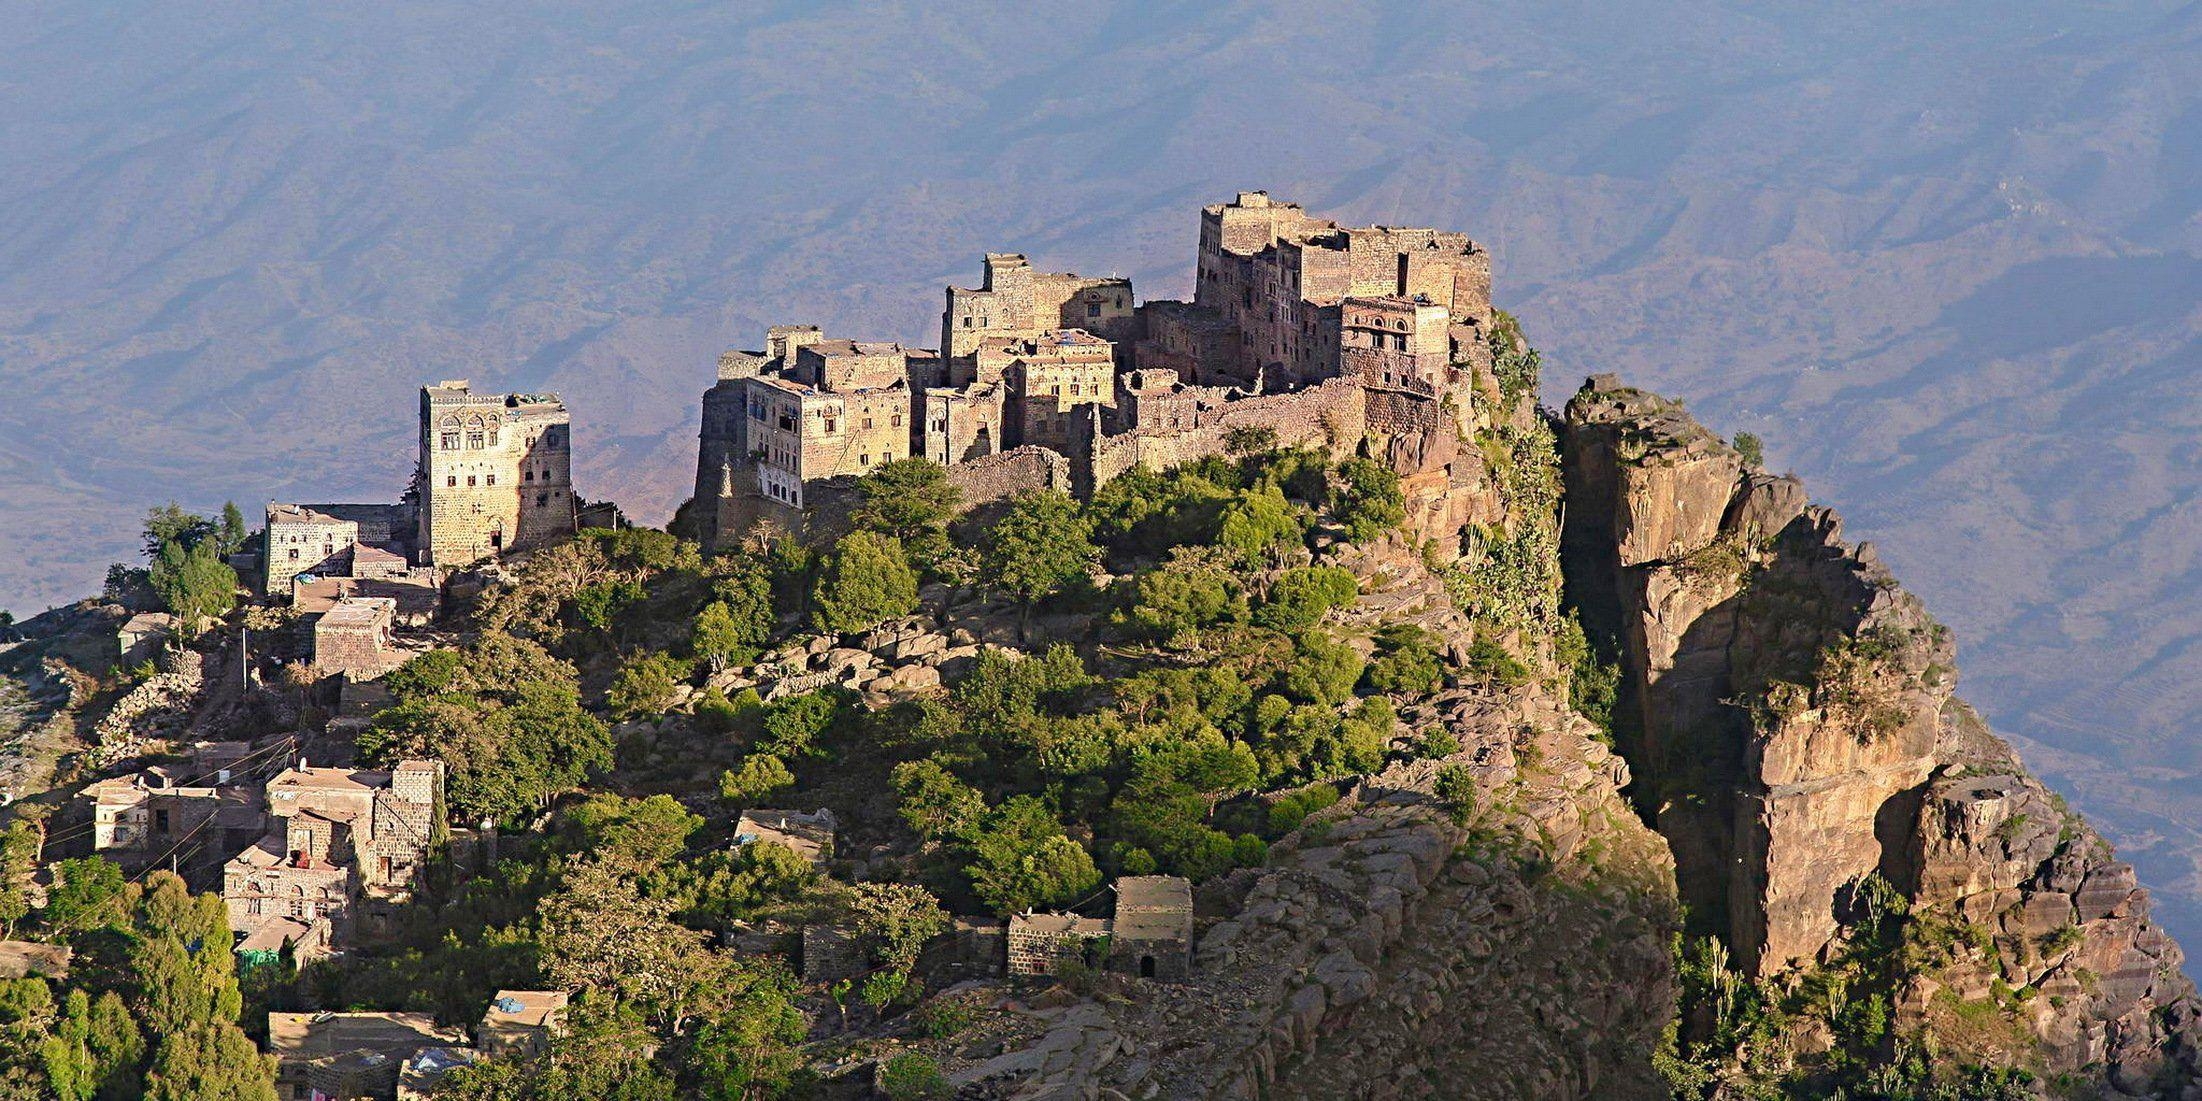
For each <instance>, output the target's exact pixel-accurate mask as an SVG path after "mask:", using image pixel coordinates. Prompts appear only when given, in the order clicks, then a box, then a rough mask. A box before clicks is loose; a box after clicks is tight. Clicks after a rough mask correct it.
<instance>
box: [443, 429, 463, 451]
mask: <svg viewBox="0 0 2202 1101" xmlns="http://www.w3.org/2000/svg"><path fill="white" fill-rule="evenodd" d="M438 440H439V446H441V447H442V448H443V449H444V450H445V451H449V450H451V449H453V448H455V447H458V446H459V434H458V433H457V432H446V433H444V434H443V435H442V436H440V437H438Z"/></svg>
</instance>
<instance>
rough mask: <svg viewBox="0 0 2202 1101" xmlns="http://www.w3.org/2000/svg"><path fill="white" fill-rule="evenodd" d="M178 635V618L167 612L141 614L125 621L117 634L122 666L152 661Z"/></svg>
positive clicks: (118, 653)
mask: <svg viewBox="0 0 2202 1101" xmlns="http://www.w3.org/2000/svg"><path fill="white" fill-rule="evenodd" d="M175 634H176V617H175V616H172V615H169V614H168V613H167V612H139V613H138V614H136V615H134V616H131V617H130V618H129V619H127V620H125V621H123V624H122V627H121V628H120V629H119V630H117V631H116V632H115V651H116V653H117V655H119V656H120V658H121V660H122V664H124V665H136V664H138V663H139V662H143V661H152V660H153V659H154V658H157V657H159V656H160V654H161V650H162V649H164V648H165V647H166V646H167V645H168V640H169V639H170V638H172V637H174V635H175Z"/></svg>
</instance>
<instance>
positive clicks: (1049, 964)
mask: <svg viewBox="0 0 2202 1101" xmlns="http://www.w3.org/2000/svg"><path fill="white" fill-rule="evenodd" d="M1115 891H1116V909H1115V912H1114V914H1113V915H1112V916H1111V917H1109V918H1106V919H1103V918H1090V917H1083V916H1080V915H1078V914H1034V913H1029V912H1028V913H1023V914H1018V915H1016V916H1014V917H1012V918H1010V919H1009V931H1008V935H1007V938H1006V939H1007V942H1008V943H1007V952H1008V964H1007V965H1008V970H1009V973H1010V974H1012V975H1053V974H1055V973H1056V972H1057V971H1058V970H1059V969H1060V968H1061V967H1062V966H1063V965H1064V964H1065V963H1068V962H1071V961H1077V962H1079V963H1082V964H1083V965H1085V966H1086V967H1089V968H1094V967H1106V968H1108V969H1109V970H1111V971H1121V972H1124V973H1126V974H1131V975H1137V976H1139V977H1141V978H1147V979H1182V978H1184V977H1186V976H1187V975H1188V974H1190V973H1191V972H1192V969H1193V885H1192V883H1191V881H1189V880H1186V879H1185V878H1183V877H1181V876H1174V875H1131V876H1124V877H1123V878H1121V879H1118V880H1117V881H1116V884H1115Z"/></svg>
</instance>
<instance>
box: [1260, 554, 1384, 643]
mask: <svg viewBox="0 0 2202 1101" xmlns="http://www.w3.org/2000/svg"><path fill="white" fill-rule="evenodd" d="M1360 595H1361V583H1360V582H1359V581H1357V580H1355V578H1354V576H1353V574H1352V573H1351V572H1349V571H1346V570H1342V569H1340V568H1338V567H1336V566H1303V567H1301V568H1299V569H1294V570H1286V571H1285V572H1284V573H1283V574H1282V575H1280V576H1279V577H1278V578H1277V580H1276V583H1274V584H1272V585H1271V586H1270V587H1269V594H1268V595H1267V596H1266V597H1264V598H1263V600H1262V605H1261V607H1259V608H1257V609H1255V610H1254V622H1256V623H1259V624H1261V625H1262V626H1264V627H1267V628H1269V629H1271V630H1273V631H1284V632H1286V633H1292V632H1297V631H1303V630H1306V629H1307V628H1309V627H1313V626H1314V625H1315V624H1317V623H1319V622H1321V621H1322V618H1323V617H1324V616H1325V615H1328V614H1329V613H1330V610H1331V609H1333V608H1343V607H1346V606H1348V605H1350V604H1352V603H1353V602H1354V601H1355V600H1356V599H1358V598H1359V597H1360Z"/></svg>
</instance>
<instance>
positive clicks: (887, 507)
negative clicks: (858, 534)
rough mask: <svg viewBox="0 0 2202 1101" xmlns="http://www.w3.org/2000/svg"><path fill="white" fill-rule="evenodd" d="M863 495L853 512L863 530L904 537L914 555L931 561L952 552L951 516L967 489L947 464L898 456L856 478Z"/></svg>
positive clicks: (898, 537) (854, 521)
mask: <svg viewBox="0 0 2202 1101" xmlns="http://www.w3.org/2000/svg"><path fill="white" fill-rule="evenodd" d="M856 488H857V492H859V493H860V494H862V495H863V498H864V501H863V503H862V504H860V505H858V506H857V507H856V511H855V512H854V513H853V514H852V515H851V516H850V520H851V522H853V523H854V524H855V525H856V527H857V528H858V529H859V530H862V531H872V532H877V533H879V534H881V535H885V536H888V537H890V538H892V539H894V540H896V541H898V542H900V543H901V544H902V546H903V548H904V549H905V550H907V551H908V552H909V554H910V557H911V558H912V559H913V560H914V561H916V562H918V563H920V564H924V565H927V566H930V565H931V564H932V563H933V562H936V561H938V560H939V559H940V557H941V556H942V555H943V554H946V553H947V552H948V522H949V521H950V520H953V519H954V518H955V516H956V506H957V504H958V503H960V502H961V501H962V499H963V491H961V490H959V489H957V488H956V487H955V486H954V485H953V484H952V483H950V482H949V481H948V469H947V468H946V467H943V466H941V465H940V464H939V463H936V462H934V461H932V460H931V459H922V458H909V459H896V460H895V461H894V462H891V463H885V464H882V465H880V466H878V467H875V468H874V469H873V470H872V472H871V473H869V474H866V475H864V476H863V477H862V478H859V479H857V482H856Z"/></svg>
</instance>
